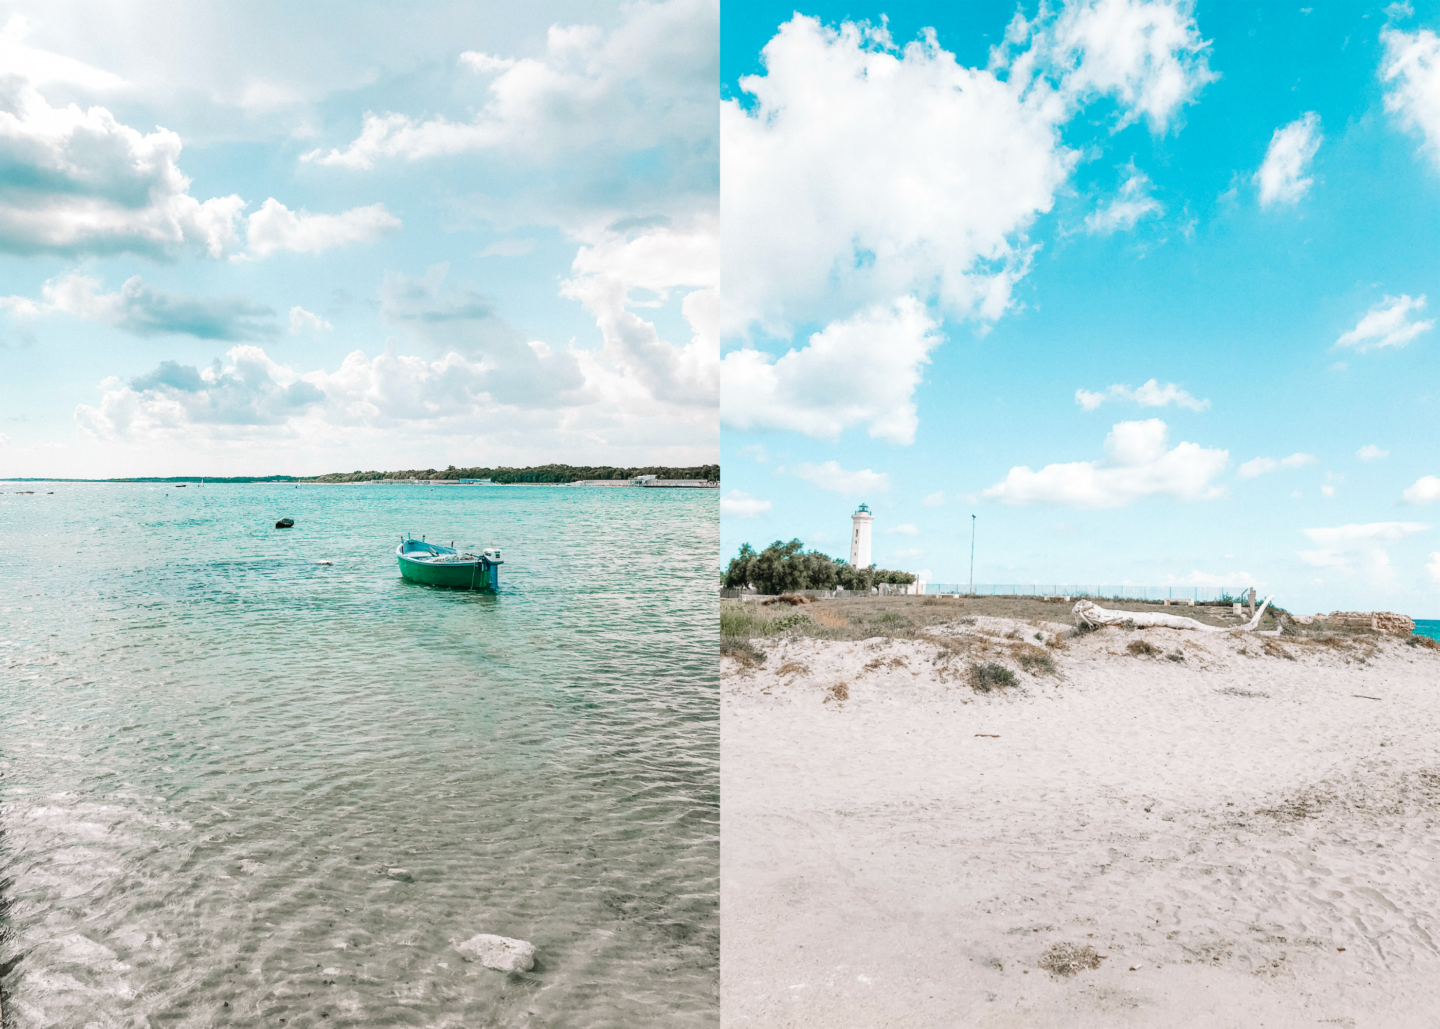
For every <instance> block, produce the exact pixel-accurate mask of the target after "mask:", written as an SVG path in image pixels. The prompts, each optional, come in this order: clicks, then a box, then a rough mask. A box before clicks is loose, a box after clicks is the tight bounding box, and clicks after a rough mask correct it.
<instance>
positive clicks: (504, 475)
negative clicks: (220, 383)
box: [295, 464, 720, 485]
mask: <svg viewBox="0 0 1440 1029" xmlns="http://www.w3.org/2000/svg"><path fill="white" fill-rule="evenodd" d="M637 475H654V476H656V477H657V478H661V479H699V480H702V481H704V482H719V481H720V466H719V465H718V464H707V465H694V466H691V467H688V468H672V467H667V466H661V465H654V466H647V467H644V468H622V467H619V466H618V465H569V464H542V465H533V466H530V467H526V468H507V467H505V466H503V465H502V466H500V467H498V468H481V467H471V468H456V467H455V466H454V465H453V464H452V465H450V466H449V467H448V468H445V469H444V470H443V471H441V470H437V469H434V468H411V469H407V470H405V471H396V472H361V471H355V472H331V473H329V474H327V475H317V476H315V477H314V478H308V479H297V480H295V481H297V482H383V481H385V480H387V479H402V480H403V479H437V480H454V479H489V480H490V481H491V482H493V483H498V484H500V485H505V484H510V483H531V482H542V483H543V482H584V481H587V480H593V481H603V480H611V481H615V480H628V479H633V478H635V476H637Z"/></svg>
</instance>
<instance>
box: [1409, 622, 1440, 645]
mask: <svg viewBox="0 0 1440 1029" xmlns="http://www.w3.org/2000/svg"><path fill="white" fill-rule="evenodd" d="M1415 635H1416V636H1429V637H1430V638H1431V639H1433V640H1440V621H1435V620H1433V619H1429V620H1427V619H1421V618H1417V619H1415Z"/></svg>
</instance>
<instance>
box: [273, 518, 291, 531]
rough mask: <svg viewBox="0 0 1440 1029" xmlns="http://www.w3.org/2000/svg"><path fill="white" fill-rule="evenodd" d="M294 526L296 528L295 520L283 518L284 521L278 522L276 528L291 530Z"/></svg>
mask: <svg viewBox="0 0 1440 1029" xmlns="http://www.w3.org/2000/svg"><path fill="white" fill-rule="evenodd" d="M294 526H295V519H293V518H282V519H280V520H279V521H278V522H276V523H275V528H277V529H291V528H294Z"/></svg>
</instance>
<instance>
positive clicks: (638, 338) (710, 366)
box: [562, 218, 720, 407]
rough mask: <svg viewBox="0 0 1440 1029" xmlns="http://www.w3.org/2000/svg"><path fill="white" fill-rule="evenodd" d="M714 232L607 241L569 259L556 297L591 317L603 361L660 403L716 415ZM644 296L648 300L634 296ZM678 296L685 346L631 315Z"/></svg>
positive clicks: (703, 226) (697, 228) (708, 225)
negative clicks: (686, 328)
mask: <svg viewBox="0 0 1440 1029" xmlns="http://www.w3.org/2000/svg"><path fill="white" fill-rule="evenodd" d="M719 245H720V241H719V239H718V238H717V230H716V225H715V223H714V221H713V220H711V219H709V218H701V219H699V220H698V221H697V222H696V224H695V225H694V226H693V227H692V228H691V229H690V230H689V231H680V230H677V229H673V228H670V227H659V228H653V229H650V230H648V231H645V232H642V233H640V234H639V235H636V236H633V237H626V236H625V235H620V234H613V233H612V234H607V235H606V236H605V237H603V238H602V239H600V240H599V241H598V242H596V243H594V244H593V245H591V246H586V247H581V248H580V251H579V253H578V254H577V255H576V257H575V262H574V265H573V266H572V271H573V272H574V276H573V277H572V278H570V279H568V280H566V282H565V283H564V284H563V287H562V294H563V295H564V296H568V297H570V298H572V299H574V300H578V301H579V302H580V303H581V305H582V306H583V307H584V308H585V310H586V311H588V312H589V313H590V314H591V315H593V316H594V317H595V320H596V323H597V324H598V325H599V327H600V332H601V335H602V336H603V337H604V339H605V351H606V354H607V356H608V357H609V358H610V359H611V360H612V361H614V362H615V364H616V365H617V366H619V367H622V368H624V369H625V370H626V371H627V372H628V373H629V374H630V375H633V376H634V377H635V378H636V379H637V380H639V381H640V382H642V383H644V385H645V386H646V388H647V389H648V390H650V392H651V393H653V394H654V395H655V396H657V397H659V398H660V399H662V400H666V401H670V402H673V403H685V404H698V405H704V406H709V407H714V406H715V405H716V404H717V403H718V402H719V399H720V397H719V392H720V382H719V377H720V327H719V318H720V296H719V293H720V282H719V257H718V250H719ZM635 291H644V294H645V295H646V296H648V297H649V299H638V298H637V297H636V296H633V295H632V294H633V293H634V292H635ZM672 293H680V294H683V297H684V299H683V300H682V301H681V305H680V309H681V313H682V314H683V316H684V318H685V320H686V322H687V323H688V325H689V327H690V331H691V338H690V340H689V341H688V342H686V343H684V344H670V343H667V342H665V341H664V340H662V339H661V338H660V334H659V332H658V330H657V329H656V327H655V324H654V323H653V322H650V321H646V320H645V319H644V318H641V317H640V316H639V315H638V314H636V313H635V311H634V310H632V309H633V308H636V307H647V306H648V307H659V306H660V305H662V304H664V303H665V302H666V301H667V300H669V298H670V296H671V294H672Z"/></svg>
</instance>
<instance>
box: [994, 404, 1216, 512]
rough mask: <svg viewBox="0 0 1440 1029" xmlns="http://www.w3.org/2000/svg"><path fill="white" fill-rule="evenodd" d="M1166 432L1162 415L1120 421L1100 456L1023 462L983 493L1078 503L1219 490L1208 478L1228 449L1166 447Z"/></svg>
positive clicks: (1020, 500) (1196, 495)
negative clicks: (1036, 464)
mask: <svg viewBox="0 0 1440 1029" xmlns="http://www.w3.org/2000/svg"><path fill="white" fill-rule="evenodd" d="M1168 436H1169V429H1168V427H1167V426H1166V425H1165V423H1164V422H1162V421H1161V420H1160V419H1158V418H1151V419H1149V420H1147V421H1143V422H1120V423H1118V424H1116V425H1115V426H1114V428H1113V429H1111V431H1110V434H1109V435H1108V436H1106V437H1105V457H1104V458H1103V459H1102V460H1100V461H1072V462H1069V463H1067V464H1052V465H1046V466H1045V467H1044V468H1041V469H1040V470H1039V471H1038V472H1037V471H1032V470H1031V469H1030V468H1028V467H1026V466H1023V465H1022V466H1020V467H1017V468H1012V469H1010V472H1009V474H1008V475H1006V476H1005V478H1004V480H1003V481H1001V482H999V483H997V484H996V485H994V486H991V487H990V488H989V489H987V490H985V491H984V494H983V495H984V496H986V497H990V498H992V499H995V500H999V501H1000V502H1001V503H1005V504H1063V505H1066V506H1069V507H1080V508H1107V507H1123V506H1124V505H1126V504H1129V503H1131V502H1133V501H1135V500H1139V499H1141V498H1142V497H1149V496H1173V497H1179V498H1181V499H1184V500H1196V499H1209V498H1211V497H1216V496H1219V495H1221V494H1222V493H1223V492H1224V491H1223V489H1222V488H1220V487H1215V486H1212V485H1211V484H1210V483H1211V480H1212V479H1214V478H1215V476H1217V475H1219V474H1220V472H1221V471H1223V470H1224V468H1225V465H1226V464H1227V463H1228V462H1229V460H1230V454H1229V452H1228V451H1225V450H1211V449H1206V448H1204V447H1201V446H1200V445H1199V444H1197V443H1179V444H1176V445H1175V446H1174V447H1173V448H1170V449H1166V442H1167V439H1168Z"/></svg>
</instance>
